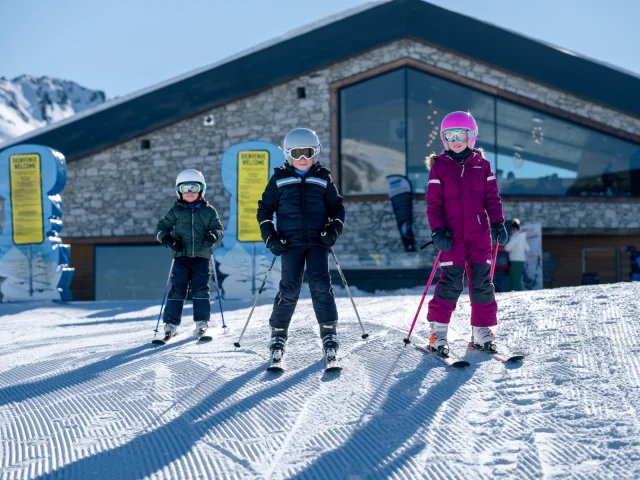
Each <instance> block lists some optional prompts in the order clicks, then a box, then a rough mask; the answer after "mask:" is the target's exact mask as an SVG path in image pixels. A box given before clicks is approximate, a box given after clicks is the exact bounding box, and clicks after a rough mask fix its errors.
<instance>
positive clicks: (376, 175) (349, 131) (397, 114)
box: [340, 69, 407, 194]
mask: <svg viewBox="0 0 640 480" xmlns="http://www.w3.org/2000/svg"><path fill="white" fill-rule="evenodd" d="M404 87H405V73H404V69H400V70H394V71H393V72H390V73H387V74H384V75H380V76H379V77H375V78H372V79H371V80H367V81H365V82H362V83H358V84H355V85H352V86H350V87H347V88H345V89H343V90H342V91H341V92H340V119H341V121H340V156H341V162H340V183H341V191H342V192H344V193H345V194H367V193H386V191H387V180H386V177H387V175H392V174H400V175H404V174H405V172H406V159H405V149H406V139H405V137H406V131H407V130H406V114H405V88H404Z"/></svg>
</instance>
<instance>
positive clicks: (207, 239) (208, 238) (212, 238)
mask: <svg viewBox="0 0 640 480" xmlns="http://www.w3.org/2000/svg"><path fill="white" fill-rule="evenodd" d="M217 241H218V237H216V234H215V233H213V232H207V234H206V235H205V236H204V239H203V240H202V244H203V245H208V246H210V247H213V246H214V245H215V244H216V242H217Z"/></svg>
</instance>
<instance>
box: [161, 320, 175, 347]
mask: <svg viewBox="0 0 640 480" xmlns="http://www.w3.org/2000/svg"><path fill="white" fill-rule="evenodd" d="M177 334H178V326H177V325H174V324H173V323H165V324H164V338H163V341H164V342H168V341H169V340H171V339H172V338H173V337H175V336H176V335H177Z"/></svg>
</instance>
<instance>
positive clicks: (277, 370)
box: [267, 367, 284, 373]
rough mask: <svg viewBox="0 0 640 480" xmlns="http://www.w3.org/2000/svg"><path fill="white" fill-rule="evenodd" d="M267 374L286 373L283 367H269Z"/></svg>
mask: <svg viewBox="0 0 640 480" xmlns="http://www.w3.org/2000/svg"><path fill="white" fill-rule="evenodd" d="M267 372H271V373H284V368H282V367H269V368H267Z"/></svg>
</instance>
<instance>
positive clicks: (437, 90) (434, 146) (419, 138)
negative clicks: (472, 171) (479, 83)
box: [407, 69, 495, 193]
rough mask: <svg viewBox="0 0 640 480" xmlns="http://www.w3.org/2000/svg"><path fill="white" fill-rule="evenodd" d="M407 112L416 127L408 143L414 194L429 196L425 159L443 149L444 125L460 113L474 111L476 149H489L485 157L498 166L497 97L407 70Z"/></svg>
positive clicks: (411, 122) (409, 172) (409, 169)
mask: <svg viewBox="0 0 640 480" xmlns="http://www.w3.org/2000/svg"><path fill="white" fill-rule="evenodd" d="M407 70H408V72H407V92H408V95H407V97H408V99H407V113H408V117H409V123H410V124H413V125H414V126H415V131H416V132H421V133H422V134H421V135H415V138H413V139H411V141H409V142H408V153H409V155H408V168H407V170H408V177H409V179H410V180H411V182H412V184H413V191H414V192H416V193H425V192H426V187H427V179H428V176H429V172H428V171H427V170H426V168H425V165H424V162H425V158H426V157H427V156H429V155H430V154H431V153H433V152H436V153H440V152H441V151H442V150H443V148H444V147H443V146H442V142H441V140H440V123H441V122H442V119H443V118H444V116H445V115H447V114H448V113H450V112H453V111H456V110H462V111H467V112H471V114H472V115H473V117H474V118H475V119H476V122H477V124H478V132H479V136H478V141H477V142H476V148H477V147H481V148H484V150H485V157H486V158H487V160H489V161H491V162H492V166H493V165H494V163H495V154H494V152H495V146H494V139H495V118H494V111H495V107H494V98H493V97H492V96H491V95H487V94H485V93H481V92H478V91H476V90H472V89H470V88H467V87H463V86H462V85H459V84H456V83H453V82H450V81H447V80H443V79H441V78H438V77H434V76H432V75H428V74H426V73H423V72H419V71H417V70H413V69H407Z"/></svg>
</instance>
